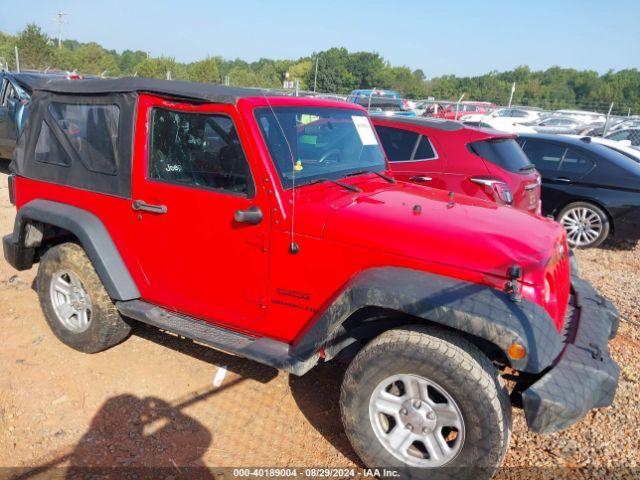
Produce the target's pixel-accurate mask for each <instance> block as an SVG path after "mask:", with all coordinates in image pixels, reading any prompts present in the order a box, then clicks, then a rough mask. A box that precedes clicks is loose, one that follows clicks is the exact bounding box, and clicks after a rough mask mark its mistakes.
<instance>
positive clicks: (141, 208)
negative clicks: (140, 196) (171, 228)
mask: <svg viewBox="0 0 640 480" xmlns="http://www.w3.org/2000/svg"><path fill="white" fill-rule="evenodd" d="M132 208H133V209H134V210H135V211H136V212H150V213H157V214H160V215H162V214H165V213H167V206H166V205H151V204H149V203H147V202H145V201H144V200H134V201H133V205H132Z"/></svg>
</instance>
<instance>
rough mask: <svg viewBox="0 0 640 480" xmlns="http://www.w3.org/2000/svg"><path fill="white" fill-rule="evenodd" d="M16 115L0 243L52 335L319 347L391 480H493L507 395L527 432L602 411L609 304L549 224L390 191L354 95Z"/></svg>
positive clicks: (162, 86)
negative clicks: (155, 333) (397, 479)
mask: <svg viewBox="0 0 640 480" xmlns="http://www.w3.org/2000/svg"><path fill="white" fill-rule="evenodd" d="M31 107H32V109H31V116H30V118H29V121H28V122H27V125H26V128H25V131H24V133H23V135H21V137H20V139H19V141H18V147H17V150H16V154H15V156H14V162H13V163H12V169H13V171H14V172H15V176H13V177H11V180H10V189H11V198H12V199H13V201H14V202H15V204H16V206H17V209H18V210H17V217H16V221H15V229H14V232H13V233H12V234H11V235H8V236H6V237H5V238H4V239H3V246H4V254H5V258H6V259H7V261H8V262H9V263H10V264H11V265H13V266H14V267H16V268H17V269H28V268H31V267H32V265H33V264H34V263H36V262H39V267H38V275H37V279H36V289H37V291H38V295H39V298H40V303H41V306H42V310H43V312H44V315H45V318H46V320H47V322H48V323H49V325H50V327H51V329H52V331H53V332H54V334H55V335H56V336H57V337H58V338H59V339H60V340H61V341H62V342H64V343H66V344H67V345H69V346H71V347H72V348H75V349H77V350H80V351H83V352H99V351H101V350H104V349H106V348H109V347H111V346H113V345H115V344H117V343H118V342H121V341H122V340H124V339H125V338H126V337H127V336H128V335H129V332H130V323H131V322H133V321H141V322H144V323H147V324H151V325H155V326H157V327H160V328H162V329H165V330H168V331H171V332H175V333H177V334H179V335H182V336H185V337H189V338H192V339H194V340H197V341H198V342H201V343H204V344H208V345H211V346H212V347H215V348H219V349H222V350H225V351H228V352H232V353H235V354H237V355H240V356H242V357H246V358H249V359H253V360H256V361H258V362H262V363H264V364H267V365H271V366H274V367H277V368H280V369H283V370H285V371H287V372H290V373H292V374H295V375H302V374H304V373H306V372H308V371H309V370H310V369H311V368H313V367H314V366H315V365H317V364H319V363H326V362H330V361H332V360H334V359H337V358H340V359H342V360H344V361H346V362H348V364H349V366H348V368H347V370H346V373H345V375H344V380H343V384H342V393H341V399H340V406H341V410H342V419H343V423H344V426H345V430H346V433H347V435H348V437H349V439H350V440H351V443H352V445H353V448H354V450H355V451H356V452H357V453H358V455H359V456H360V457H361V458H362V460H363V462H364V463H365V464H366V465H369V466H372V467H373V466H385V467H391V468H393V469H394V470H395V471H397V472H398V473H399V475H401V476H403V477H420V478H422V477H425V476H428V477H429V478H440V477H448V476H449V475H454V476H456V477H458V478H473V479H474V480H475V479H477V478H481V477H488V476H490V475H491V474H492V473H493V472H494V471H495V469H496V468H497V467H498V466H499V465H500V463H501V462H502V459H503V457H504V455H505V452H506V449H507V446H508V443H509V436H510V433H511V401H514V402H515V403H516V405H518V406H522V407H523V408H524V411H525V415H526V418H527V423H528V426H529V428H531V429H532V430H533V431H536V432H541V433H546V432H553V431H556V430H559V429H562V428H566V427H567V426H569V425H571V424H572V423H574V422H576V421H578V420H579V419H581V418H582V417H583V416H584V415H585V414H586V413H587V412H588V411H589V410H590V409H592V408H597V407H604V406H607V405H610V404H611V402H612V401H613V398H614V395H615V391H616V385H617V380H618V367H617V365H616V364H615V363H614V362H613V360H612V359H611V357H610V356H609V353H608V341H609V339H610V338H612V337H613V336H614V335H615V334H616V330H617V326H618V315H617V312H616V310H615V308H614V307H613V306H612V305H611V304H610V303H609V302H608V301H607V300H605V299H604V298H602V297H600V296H599V295H598V294H597V292H596V291H595V290H594V289H593V288H592V287H591V286H590V285H589V284H588V283H587V282H585V281H583V280H581V279H580V278H578V276H577V275H576V273H575V271H574V272H573V275H572V273H571V266H570V257H569V250H568V248H567V243H566V235H565V233H564V230H563V229H562V228H561V227H560V226H559V225H558V224H557V223H555V222H553V221H551V220H548V219H545V218H539V217H536V216H532V215H530V214H527V213H524V212H520V211H518V210H515V209H512V208H507V207H502V206H498V205H495V204H492V203H489V202H486V201H483V200H477V199H474V198H471V197H465V196H464V195H458V196H455V197H454V198H452V197H451V196H449V195H448V194H447V192H444V191H441V190H435V189H429V188H425V187H421V186H417V185H411V184H407V183H402V182H397V181H396V180H394V179H393V178H392V176H391V172H390V171H389V168H388V165H387V162H386V159H385V156H384V153H383V151H382V148H381V147H380V145H379V141H378V137H377V136H376V133H375V130H374V128H373V126H372V124H371V122H370V120H369V118H368V117H367V115H366V112H365V110H364V109H363V108H362V107H360V106H357V105H353V104H349V103H345V102H332V101H323V100H317V99H310V98H291V97H277V96H265V94H263V92H261V91H259V90H244V89H232V88H228V87H218V86H213V85H206V84H189V83H182V82H169V81H159V80H146V79H138V78H136V79H119V80H87V81H83V82H55V81H51V82H47V83H46V84H43V85H41V86H39V88H38V89H36V90H35V91H34V95H33V97H32V104H31ZM505 225H508V226H509V228H508V229H505V228H504V226H505ZM507 371H508V372H509V373H510V374H511V375H513V374H514V372H516V373H517V375H516V376H515V377H513V376H511V377H510V378H516V382H515V387H513V388H511V389H510V390H508V389H507V388H506V386H505V384H504V383H503V380H502V377H501V374H502V373H505V372H507ZM256 414H260V412H258V411H256ZM442 467H446V468H442Z"/></svg>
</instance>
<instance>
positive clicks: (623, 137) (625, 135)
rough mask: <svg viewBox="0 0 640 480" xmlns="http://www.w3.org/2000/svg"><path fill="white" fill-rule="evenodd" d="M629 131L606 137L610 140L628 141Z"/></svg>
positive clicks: (621, 131)
mask: <svg viewBox="0 0 640 480" xmlns="http://www.w3.org/2000/svg"><path fill="white" fill-rule="evenodd" d="M629 132H630V130H620V131H619V132H615V133H611V134H609V135H607V138H608V139H610V140H618V141H619V140H628V139H629Z"/></svg>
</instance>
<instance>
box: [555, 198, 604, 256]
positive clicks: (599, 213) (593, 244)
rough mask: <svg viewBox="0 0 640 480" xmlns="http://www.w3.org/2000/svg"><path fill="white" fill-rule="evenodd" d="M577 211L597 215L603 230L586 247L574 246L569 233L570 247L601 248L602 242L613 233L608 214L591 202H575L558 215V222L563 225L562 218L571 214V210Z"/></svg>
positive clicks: (583, 246) (582, 246)
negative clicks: (580, 210)
mask: <svg viewBox="0 0 640 480" xmlns="http://www.w3.org/2000/svg"><path fill="white" fill-rule="evenodd" d="M575 209H586V210H588V211H590V212H593V213H594V214H595V215H597V216H598V218H599V219H600V222H601V224H602V230H601V231H600V234H599V235H598V237H597V238H595V239H594V240H593V241H591V242H589V243H588V244H585V245H576V244H573V243H572V241H571V238H570V236H569V233H568V232H567V239H568V240H569V246H570V247H571V248H595V247H599V246H600V245H601V244H602V242H604V241H605V240H606V239H607V237H608V236H609V232H610V231H611V222H609V217H608V215H607V214H606V212H605V211H604V210H602V209H601V208H600V207H598V206H597V205H594V204H593V203H589V202H573V203H570V204H569V205H567V206H566V207H564V208H563V209H562V210H561V211H560V213H558V216H557V217H556V219H557V221H558V222H560V223H561V224H562V218H563V217H564V216H565V214H567V212H569V211H570V210H575Z"/></svg>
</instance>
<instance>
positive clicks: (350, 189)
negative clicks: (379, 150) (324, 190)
mask: <svg viewBox="0 0 640 480" xmlns="http://www.w3.org/2000/svg"><path fill="white" fill-rule="evenodd" d="M321 182H331V183H334V184H336V185H338V186H340V187H342V188H344V189H346V190H349V191H350V192H358V193H360V192H362V189H361V188H358V187H356V186H355V185H349V184H348V183H343V182H339V181H338V180H332V179H331V178H317V179H315V180H312V181H311V182H306V183H304V184H302V185H298V186H304V185H313V184H315V183H321Z"/></svg>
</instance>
